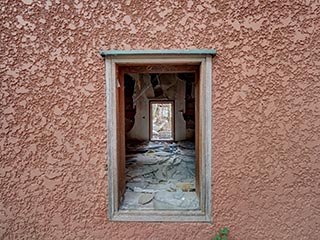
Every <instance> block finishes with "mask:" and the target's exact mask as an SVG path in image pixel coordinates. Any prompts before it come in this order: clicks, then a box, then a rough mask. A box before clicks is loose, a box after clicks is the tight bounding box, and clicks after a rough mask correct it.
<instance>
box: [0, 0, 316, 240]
mask: <svg viewBox="0 0 320 240" xmlns="http://www.w3.org/2000/svg"><path fill="white" fill-rule="evenodd" d="M0 13H1V14H0V19H1V21H0V23H1V37H0V38H1V44H0V49H1V51H0V53H1V58H0V77H1V81H0V87H1V91H0V159H1V161H0V192H1V194H0V239H108V240H109V239H110V240H119V239H128V240H131V239H132V240H133V239H145V238H146V236H147V237H148V239H157V240H161V239H166V240H167V239H177V240H179V239H184V240H188V239H192V240H194V239H195V240H198V239H211V238H212V237H213V236H214V235H215V233H216V232H217V231H218V230H219V229H220V228H221V227H228V228H229V229H230V233H229V237H228V239H230V240H236V239H284V240H285V239H308V240H317V239H318V238H319V236H320V227H319V206H320V203H319V194H320V192H319V189H320V188H319V182H320V170H319V169H320V167H319V159H320V155H319V153H320V122H319V121H320V108H319V106H320V95H319V93H320V83H319V76H320V65H319V62H320V61H319V56H320V48H319V46H320V3H319V1H318V0H309V1H301V0H299V1H298V0H281V1H271V0H270V1H257V0H246V1H243V0H239V1H234V0H224V1H209V0H188V1H176V0H175V1H170V0H158V1H135V0H131V1H130V0H126V1H116V0H113V1H108V0H107V1H98V0H92V1H77V0H75V1H66V0H50V1H49V0H47V1H35V0H20V1H9V0H2V1H1V7H0ZM102 49H106V50H108V49H112V50H113V49H117V50H130V49H217V51H218V54H217V56H216V57H214V59H213V66H212V69H213V78H212V86H213V87H212V97H213V103H212V112H213V115H212V117H213V120H212V127H213V132H212V137H213V138H212V152H213V159H212V183H211V184H212V195H213V200H212V209H213V210H212V211H213V212H212V215H213V220H212V223H143V222H125V223H120V222H110V221H108V219H107V212H108V207H107V206H108V203H107V199H108V197H107V196H108V189H109V188H108V185H109V184H108V180H107V179H108V176H106V167H108V166H106V163H107V160H106V156H107V152H106V136H107V134H108V133H107V132H106V116H108V113H107V112H106V105H105V97H106V96H105V86H106V83H105V76H106V74H111V73H109V72H106V69H105V66H104V61H103V59H102V58H101V57H100V55H99V51H100V50H102ZM177 109H178V108H177Z"/></svg>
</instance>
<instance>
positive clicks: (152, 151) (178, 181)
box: [121, 141, 199, 210]
mask: <svg viewBox="0 0 320 240" xmlns="http://www.w3.org/2000/svg"><path fill="white" fill-rule="evenodd" d="M121 209H157V210H160V209H199V199H198V196H197V194H196V192H195V148H194V143H193V142H189V141H181V142H178V143H166V142H143V143H141V142H140V143H129V144H127V149H126V193H125V196H124V200H123V202H122V204H121Z"/></svg>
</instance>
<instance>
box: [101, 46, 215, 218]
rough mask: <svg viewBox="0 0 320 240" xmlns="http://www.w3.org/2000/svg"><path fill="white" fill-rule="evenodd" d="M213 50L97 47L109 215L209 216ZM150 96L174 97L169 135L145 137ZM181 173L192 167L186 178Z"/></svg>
mask: <svg viewBox="0 0 320 240" xmlns="http://www.w3.org/2000/svg"><path fill="white" fill-rule="evenodd" d="M213 55H215V50H132V51H117V50H114V51H113V50H110V51H109V50H108V51H102V52H101V56H102V57H104V58H105V64H106V106H107V149H108V151H107V153H108V156H107V161H108V217H109V219H110V220H114V221H184V222H185V221H204V222H208V221H211V156H212V155H211V139H212V138H211V129H212V126H211V116H212V110H211V109H212V108H211V81H212V79H211V77H212V66H211V65H212V56H213ZM177 83H178V84H177ZM152 101H165V102H167V101H172V102H173V104H172V105H173V109H172V118H173V119H174V120H173V127H172V136H171V138H172V140H170V141H163V140H161V141H160V140H152V141H150V137H151V135H150V129H151V128H152V126H151V124H150V119H151V117H150V108H151V107H150V104H151V102H152ZM139 126H140V127H139ZM141 126H143V127H141ZM181 136H183V137H181ZM173 155H175V157H173V158H171V156H173ZM150 156H151V157H150ZM162 163H165V164H164V165H162V166H163V168H162V169H161V171H160V170H159V166H160V165H161V164H162ZM176 166H179V167H180V169H177V168H175V167H176ZM150 170H151V171H150ZM141 173H142V174H141ZM181 173H182V174H189V176H188V177H189V179H188V181H183V180H186V178H183V177H181ZM155 175H158V176H155ZM161 178H162V179H161ZM136 184H138V185H140V186H138V185H136ZM164 186H165V188H163V187H164ZM130 195H131V196H130ZM187 195H192V197H188V196H187ZM168 199H170V201H167V200H168ZM185 199H188V201H184V200H185ZM190 199H193V200H192V201H189V200H190ZM163 200H164V201H163ZM179 201H180V202H179Z"/></svg>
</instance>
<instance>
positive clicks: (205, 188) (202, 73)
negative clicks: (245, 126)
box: [101, 51, 214, 222]
mask: <svg viewBox="0 0 320 240" xmlns="http://www.w3.org/2000/svg"><path fill="white" fill-rule="evenodd" d="M111 52H112V51H111ZM178 53H179V52H177V53H174V54H170V52H169V53H168V54H157V53H154V54H153V53H151V54H150V52H149V53H148V54H144V53H143V51H141V52H137V53H136V54H135V53H131V54H126V53H124V54H111V53H110V54H108V53H107V54H106V53H101V55H102V56H103V57H104V59H105V70H106V115H107V166H108V167H107V168H108V170H107V175H108V218H109V220H111V221H148V222H149V221H150V222H155V221H156V222H163V221H167V222H212V196H211V195H212V193H211V191H212V187H211V185H212V184H211V183H212V178H211V161H212V145H211V142H212V55H214V54H212V53H204V54H202V53H200V54H197V52H196V51H194V54H193V53H191V54H190V52H187V54H178ZM149 64H157V65H163V66H168V65H172V64H174V65H181V66H188V65H198V66H199V80H198V82H197V84H198V86H197V87H196V88H197V89H198V91H197V96H198V101H197V102H198V103H197V104H196V111H197V115H198V119H197V120H196V121H198V122H197V124H196V125H197V127H196V132H197V139H196V142H198V144H196V151H197V155H198V156H197V158H198V159H197V163H198V164H199V166H198V167H199V171H200V174H199V181H198V185H199V186H198V189H199V191H200V198H199V201H200V210H170V211H166V210H120V209H119V205H120V200H121V199H120V198H121V192H120V189H119V182H121V181H125V180H123V179H125V175H123V174H125V173H124V169H123V167H121V166H123V164H124V163H123V162H122V163H121V161H119V159H120V158H121V159H125V156H124V154H125V153H124V151H125V149H124V145H123V142H124V136H121V134H119V132H121V131H123V126H121V125H124V124H123V123H122V122H121V121H122V120H121V118H123V119H124V116H123V114H124V113H122V112H121V109H120V108H119V107H120V105H121V97H122V98H123V96H121V94H119V91H118V89H119V82H121V81H122V80H123V79H119V77H118V76H122V75H123V74H119V72H118V70H119V66H129V67H130V66H137V65H149ZM120 88H121V87H120ZM121 142H122V145H121V144H120V143H121ZM120 165H121V166H120Z"/></svg>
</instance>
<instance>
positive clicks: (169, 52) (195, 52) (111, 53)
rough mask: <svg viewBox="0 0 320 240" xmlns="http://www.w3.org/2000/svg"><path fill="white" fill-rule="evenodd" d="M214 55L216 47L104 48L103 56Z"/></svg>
mask: <svg viewBox="0 0 320 240" xmlns="http://www.w3.org/2000/svg"><path fill="white" fill-rule="evenodd" d="M151 54H153V55H156V54H158V55H176V54H179V55H191V54H192V55H213V56H215V55H216V54H217V51H216V50H214V49H175V50H173V49H170V50H168V49H165V50H102V51H100V55H101V57H103V58H104V57H107V56H119V55H121V56H125V55H151Z"/></svg>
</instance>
